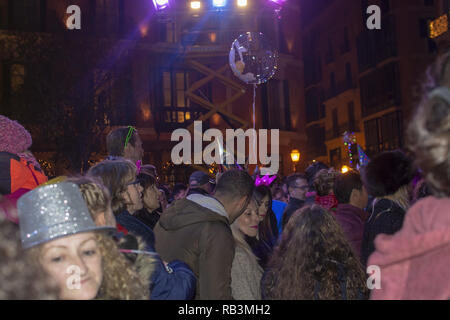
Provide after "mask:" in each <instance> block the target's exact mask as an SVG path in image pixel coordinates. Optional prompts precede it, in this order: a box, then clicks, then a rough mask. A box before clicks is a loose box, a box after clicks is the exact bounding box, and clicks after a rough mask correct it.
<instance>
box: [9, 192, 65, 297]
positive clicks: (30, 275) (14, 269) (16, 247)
mask: <svg viewBox="0 0 450 320" xmlns="http://www.w3.org/2000/svg"><path fill="white" fill-rule="evenodd" d="M0 202H1V199H0ZM0 210H1V209H0ZM0 257H1V259H0V300H56V299H58V294H59V292H58V291H59V290H58V288H57V286H56V284H51V282H50V279H48V278H47V276H46V274H45V273H44V272H43V271H42V270H41V268H40V266H39V265H38V264H36V263H35V262H34V260H33V259H31V257H30V256H28V254H27V253H26V252H25V251H24V250H23V248H22V245H21V242H20V230H19V226H18V225H16V224H14V223H12V222H11V221H8V220H6V219H5V218H4V217H3V215H2V213H1V212H0Z"/></svg>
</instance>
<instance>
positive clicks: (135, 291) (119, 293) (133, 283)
mask: <svg viewBox="0 0 450 320" xmlns="http://www.w3.org/2000/svg"><path fill="white" fill-rule="evenodd" d="M94 234H95V239H96V241H97V243H98V246H99V250H100V254H101V256H102V270H103V280H102V284H101V286H100V289H99V291H98V293H97V296H96V298H95V299H97V300H144V299H149V297H150V294H149V292H148V289H146V287H145V286H144V285H143V284H142V282H141V280H140V278H139V276H138V274H137V272H136V270H135V269H134V267H133V265H132V264H131V263H130V262H129V261H128V260H127V259H126V257H125V256H124V255H123V254H122V253H121V252H120V251H119V248H118V246H117V244H116V242H115V241H114V239H113V238H112V237H111V236H110V235H108V234H107V233H105V232H104V231H95V232H94ZM41 250H42V245H39V246H36V247H33V248H31V249H28V250H27V252H28V254H29V256H30V257H31V259H33V261H35V263H37V264H38V265H39V266H40V269H41V272H42V274H46V272H45V271H44V269H43V268H42V266H41V265H40V262H39V261H40V259H39V258H40V254H41Z"/></svg>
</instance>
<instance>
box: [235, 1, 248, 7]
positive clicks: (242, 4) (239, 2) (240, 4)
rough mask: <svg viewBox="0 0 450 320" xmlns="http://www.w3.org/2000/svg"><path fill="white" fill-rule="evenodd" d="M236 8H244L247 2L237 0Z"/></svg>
mask: <svg viewBox="0 0 450 320" xmlns="http://www.w3.org/2000/svg"><path fill="white" fill-rule="evenodd" d="M237 5H238V7H246V6H247V0H237Z"/></svg>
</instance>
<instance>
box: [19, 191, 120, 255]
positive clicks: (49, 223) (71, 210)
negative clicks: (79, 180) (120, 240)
mask: <svg viewBox="0 0 450 320" xmlns="http://www.w3.org/2000/svg"><path fill="white" fill-rule="evenodd" d="M17 210H18V213H19V225H20V235H21V238H22V246H23V248H25V249H28V248H30V247H34V246H36V245H39V244H42V243H45V242H48V241H51V240H54V239H56V238H61V237H64V236H68V235H72V234H76V233H81V232H87V231H95V230H114V228H111V227H98V226H96V225H95V223H94V221H93V220H92V217H91V215H90V213H89V209H88V208H87V205H86V203H85V202H84V199H83V196H82V195H81V192H80V190H79V189H78V186H77V185H75V184H74V183H70V182H61V183H56V184H51V185H46V186H42V187H38V188H36V189H34V190H32V191H30V192H28V193H26V194H25V195H23V196H22V197H21V198H20V199H19V201H18V202H17Z"/></svg>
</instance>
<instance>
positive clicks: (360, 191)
mask: <svg viewBox="0 0 450 320" xmlns="http://www.w3.org/2000/svg"><path fill="white" fill-rule="evenodd" d="M334 194H335V196H336V198H337V200H338V203H339V204H338V207H337V210H336V211H335V213H334V216H335V217H336V219H337V221H338V222H339V224H340V226H341V228H342V230H343V231H344V233H345V235H346V236H347V239H348V241H349V242H350V244H351V245H352V248H353V249H354V250H355V253H356V254H357V256H358V257H360V253H361V243H362V239H363V234H364V223H365V222H366V220H367V217H368V214H367V213H366V212H365V211H364V210H363V209H364V208H365V207H366V206H367V199H368V195H367V191H366V188H365V187H364V185H363V183H362V181H361V176H360V174H359V173H358V172H356V171H350V172H347V173H346V174H342V175H339V176H338V177H337V178H336V181H335V183H334Z"/></svg>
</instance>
